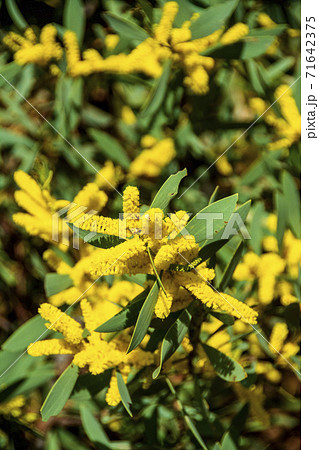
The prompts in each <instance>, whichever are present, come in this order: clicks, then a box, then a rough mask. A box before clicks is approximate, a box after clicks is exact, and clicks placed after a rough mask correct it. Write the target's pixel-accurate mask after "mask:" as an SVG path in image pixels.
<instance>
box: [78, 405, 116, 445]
mask: <svg viewBox="0 0 319 450" xmlns="http://www.w3.org/2000/svg"><path fill="white" fill-rule="evenodd" d="M80 416H81V420H82V425H83V429H84V431H85V433H86V435H87V437H88V438H89V439H90V440H91V441H92V443H93V444H94V446H96V447H98V446H103V448H108V449H112V448H113V447H112V445H111V441H110V440H109V438H108V437H107V435H106V433H105V432H104V430H103V427H102V425H101V424H100V422H99V421H97V420H96V418H95V417H94V416H93V414H92V413H91V411H90V410H89V409H88V407H87V406H86V405H81V406H80Z"/></svg>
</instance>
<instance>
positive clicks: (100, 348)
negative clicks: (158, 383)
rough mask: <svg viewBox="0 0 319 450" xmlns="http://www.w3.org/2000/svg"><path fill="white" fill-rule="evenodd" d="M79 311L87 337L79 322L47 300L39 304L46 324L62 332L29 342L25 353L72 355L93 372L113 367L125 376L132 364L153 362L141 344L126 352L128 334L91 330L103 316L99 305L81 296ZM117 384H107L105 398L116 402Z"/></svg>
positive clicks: (96, 372) (117, 396)
mask: <svg viewBox="0 0 319 450" xmlns="http://www.w3.org/2000/svg"><path fill="white" fill-rule="evenodd" d="M80 305H81V311H82V317H83V321H84V326H85V329H86V330H87V332H88V336H87V337H83V336H84V334H83V331H84V329H83V328H82V327H81V325H80V324H79V322H77V321H76V320H75V319H73V318H71V317H70V316H68V315H67V314H66V313H64V312H62V311H61V310H59V309H58V308H56V307H55V306H53V305H50V304H48V303H44V304H42V305H41V306H40V308H39V313H40V315H41V316H42V317H43V318H44V319H46V320H47V321H48V324H47V327H48V328H50V329H53V330H55V331H59V332H60V333H62V335H63V338H62V339H58V338H55V339H46V340H43V341H37V342H34V343H33V344H30V345H29V347H28V353H29V355H32V356H41V355H73V356H74V358H73V363H74V364H75V365H77V366H78V367H80V368H84V367H88V370H89V371H90V372H91V373H92V374H93V375H97V374H100V373H102V372H104V371H105V370H107V369H113V368H116V369H117V370H119V371H120V372H121V373H122V374H123V377H125V376H127V374H128V373H129V371H130V370H131V368H132V367H134V368H136V369H141V368H143V367H146V366H149V365H152V364H153V363H154V354H152V353H150V352H146V351H144V350H142V349H141V348H137V349H135V350H133V351H132V352H131V353H129V354H126V350H127V345H128V343H129V339H130V336H129V335H128V334H127V333H126V332H122V333H121V334H120V335H118V336H116V337H115V338H113V339H112V340H109V341H107V340H105V337H106V336H105V333H97V332H96V331H94V330H95V329H96V328H97V327H98V326H99V325H101V323H102V322H103V321H104V320H105V318H106V317H105V316H102V315H101V310H100V309H99V308H97V309H95V308H94V306H91V305H90V303H89V302H88V301H87V299H83V300H81V304H80ZM117 389H118V388H117V384H116V383H115V382H114V379H113V381H112V382H111V384H110V387H109V389H108V392H107V395H106V401H107V402H108V403H109V404H110V405H113V406H114V405H116V404H117V403H118V402H119V401H120V397H119V395H118V390H117Z"/></svg>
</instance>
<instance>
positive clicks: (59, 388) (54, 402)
mask: <svg viewBox="0 0 319 450" xmlns="http://www.w3.org/2000/svg"><path fill="white" fill-rule="evenodd" d="M78 374H79V368H78V367H77V366H75V365H73V364H71V365H70V366H69V367H68V368H67V369H66V370H65V371H64V372H63V373H62V375H61V376H60V377H59V378H58V379H57V381H56V382H55V383H54V385H53V386H52V388H51V390H50V392H49V393H48V395H47V397H46V399H45V401H44V403H43V405H42V407H41V410H40V412H41V416H42V420H43V421H44V422H46V421H47V420H49V419H50V417H52V416H57V415H58V414H59V412H60V411H62V409H63V407H64V405H65V404H66V402H67V400H68V399H69V397H70V395H71V392H72V390H73V388H74V385H75V383H76V380H77V378H78Z"/></svg>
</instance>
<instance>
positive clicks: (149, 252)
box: [147, 247, 167, 297]
mask: <svg viewBox="0 0 319 450" xmlns="http://www.w3.org/2000/svg"><path fill="white" fill-rule="evenodd" d="M147 253H148V256H149V257H150V261H151V264H152V267H153V270H154V272H155V275H156V278H157V281H158V282H159V285H160V286H161V288H162V289H163V292H164V294H165V295H166V297H167V293H166V291H165V288H164V286H163V283H162V280H161V278H160V276H159V274H158V272H157V270H156V267H155V264H154V260H153V257H152V255H151V251H150V249H149V247H147Z"/></svg>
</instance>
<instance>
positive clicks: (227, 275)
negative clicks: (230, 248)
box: [217, 241, 244, 291]
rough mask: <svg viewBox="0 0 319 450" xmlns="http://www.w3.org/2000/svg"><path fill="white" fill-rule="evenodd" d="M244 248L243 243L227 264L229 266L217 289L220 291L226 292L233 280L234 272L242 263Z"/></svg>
mask: <svg viewBox="0 0 319 450" xmlns="http://www.w3.org/2000/svg"><path fill="white" fill-rule="evenodd" d="M243 248H244V242H243V241H241V242H240V243H239V244H238V245H237V247H236V249H235V251H234V254H233V255H232V257H231V259H230V261H229V263H228V264H227V266H226V267H225V270H224V273H223V275H222V277H221V280H220V282H219V285H218V286H217V289H220V290H221V291H224V290H225V289H226V287H227V286H228V285H229V282H230V280H231V277H232V275H233V273H234V270H235V269H236V266H237V264H238V263H239V261H240V258H241V255H242V252H243Z"/></svg>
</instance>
